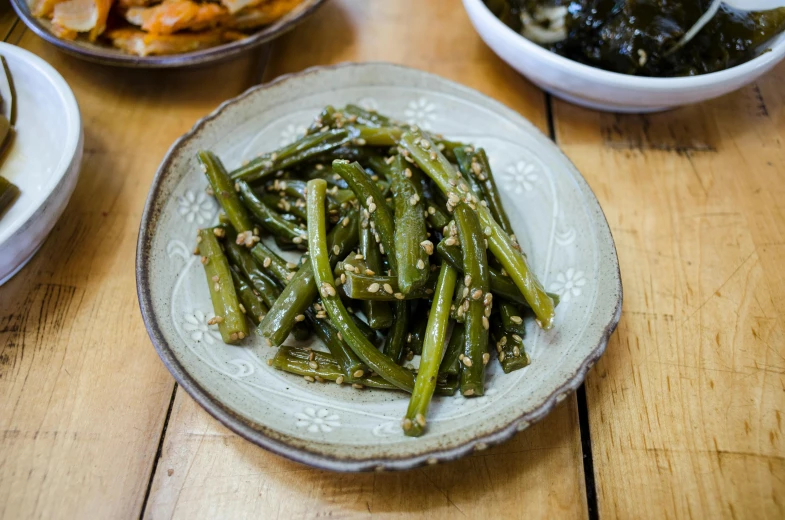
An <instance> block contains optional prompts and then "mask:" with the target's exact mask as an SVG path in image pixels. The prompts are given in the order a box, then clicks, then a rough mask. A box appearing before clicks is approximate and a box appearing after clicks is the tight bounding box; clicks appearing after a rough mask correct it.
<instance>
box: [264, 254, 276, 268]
mask: <svg viewBox="0 0 785 520" xmlns="http://www.w3.org/2000/svg"><path fill="white" fill-rule="evenodd" d="M272 263H273V261H272V259H271V258H270V257H269V256H268V257H267V258H265V259H264V262H262V266H263V267H270V264H272Z"/></svg>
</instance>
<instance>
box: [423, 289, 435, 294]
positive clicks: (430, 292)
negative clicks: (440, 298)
mask: <svg viewBox="0 0 785 520" xmlns="http://www.w3.org/2000/svg"><path fill="white" fill-rule="evenodd" d="M425 294H433V289H425Z"/></svg>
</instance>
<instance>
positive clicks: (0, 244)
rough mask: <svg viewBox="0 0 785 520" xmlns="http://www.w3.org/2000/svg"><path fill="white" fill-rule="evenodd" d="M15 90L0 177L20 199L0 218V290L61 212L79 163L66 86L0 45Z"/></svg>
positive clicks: (75, 115) (23, 54)
mask: <svg viewBox="0 0 785 520" xmlns="http://www.w3.org/2000/svg"><path fill="white" fill-rule="evenodd" d="M0 55H2V56H3V57H4V58H5V59H6V62H7V63H8V67H9V69H10V70H11V77H12V79H13V83H14V87H15V90H16V103H17V105H16V136H15V138H14V141H13V143H12V145H11V149H10V152H9V153H8V156H7V157H6V158H5V160H4V161H3V163H2V165H1V166H0V175H2V176H3V177H5V178H6V179H8V180H10V181H11V182H13V183H14V184H16V185H17V186H18V187H19V189H20V190H21V192H22V193H21V195H20V196H19V198H18V199H17V200H16V202H14V204H13V206H11V208H10V209H9V210H8V211H7V212H6V213H5V214H3V215H2V217H0V285H2V284H3V283H5V282H6V281H8V279H10V278H11V277H12V276H13V275H14V274H16V272H17V271H18V270H19V269H21V268H22V267H23V266H24V265H25V263H27V261H28V260H30V258H32V256H33V255H34V254H35V252H36V251H37V250H38V248H39V247H40V246H41V244H42V243H43V241H44V239H45V238H46V236H47V235H48V234H49V232H50V231H51V230H52V228H53V227H54V225H55V222H57V219H58V218H59V217H60V214H62V212H63V210H64V209H65V206H66V204H67V203H68V199H70V198H71V194H72V193H73V191H74V187H75V186H76V179H77V177H78V174H79V165H80V163H81V161H82V141H83V134H82V119H81V116H80V114H79V107H78V106H77V104H76V98H74V94H73V92H71V89H70V88H69V87H68V84H67V83H66V82H65V80H64V79H63V78H62V76H60V74H58V73H57V71H56V70H55V69H54V68H52V66H51V65H49V64H48V63H46V62H45V61H44V60H42V59H41V58H39V57H38V56H36V55H34V54H32V53H30V52H27V51H25V50H23V49H20V48H19V47H15V46H13V45H9V44H7V43H0Z"/></svg>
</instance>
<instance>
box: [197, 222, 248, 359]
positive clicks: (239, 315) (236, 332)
mask: <svg viewBox="0 0 785 520" xmlns="http://www.w3.org/2000/svg"><path fill="white" fill-rule="evenodd" d="M215 229H221V228H215ZM215 229H201V230H199V235H198V239H197V240H198V246H197V247H198V250H199V255H201V260H202V265H204V273H205V275H206V276H207V285H208V287H209V288H210V298H211V299H212V301H213V309H214V310H215V316H214V317H213V318H211V319H210V322H212V323H209V324H210V325H213V324H215V323H217V324H218V330H219V331H220V333H221V339H222V340H223V342H224V343H229V344H234V343H237V342H239V341H242V340H243V339H244V338H245V337H246V336H248V323H247V322H246V321H245V314H244V313H243V312H242V311H241V310H240V300H239V299H238V297H237V292H236V291H235V288H234V282H233V281H232V272H231V269H230V268H229V261H228V260H227V259H226V256H224V253H223V250H222V249H221V244H219V243H218V238H217V237H216V235H215ZM219 234H220V232H219Z"/></svg>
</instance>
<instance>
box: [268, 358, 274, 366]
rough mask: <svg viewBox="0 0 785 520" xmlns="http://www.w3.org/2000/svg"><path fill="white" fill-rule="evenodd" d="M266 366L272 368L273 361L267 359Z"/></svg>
mask: <svg viewBox="0 0 785 520" xmlns="http://www.w3.org/2000/svg"><path fill="white" fill-rule="evenodd" d="M267 366H268V367H271V366H273V360H272V359H268V360H267Z"/></svg>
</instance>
